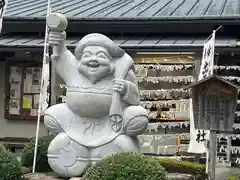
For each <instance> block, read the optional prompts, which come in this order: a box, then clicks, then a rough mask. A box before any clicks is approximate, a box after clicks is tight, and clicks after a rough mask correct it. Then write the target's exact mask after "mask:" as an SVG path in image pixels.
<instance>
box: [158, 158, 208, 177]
mask: <svg viewBox="0 0 240 180" xmlns="http://www.w3.org/2000/svg"><path fill="white" fill-rule="evenodd" d="M156 159H157V161H158V162H159V163H160V164H161V165H162V166H163V167H164V168H165V169H166V171H167V172H168V173H187V174H191V175H193V176H195V177H196V179H199V180H202V179H204V178H206V177H207V175H206V173H205V166H204V165H202V164H198V163H194V162H188V161H178V160H174V159H168V158H156Z"/></svg>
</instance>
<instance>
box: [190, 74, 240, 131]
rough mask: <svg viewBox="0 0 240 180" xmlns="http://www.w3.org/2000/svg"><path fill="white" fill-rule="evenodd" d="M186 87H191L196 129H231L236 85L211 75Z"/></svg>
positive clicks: (234, 109) (234, 108)
mask: <svg viewBox="0 0 240 180" xmlns="http://www.w3.org/2000/svg"><path fill="white" fill-rule="evenodd" d="M187 88H191V89H192V102H193V115H194V124H195V128H196V129H203V130H212V131H219V132H231V131H232V130H233V123H234V116H235V111H236V105H237V93H238V88H239V87H238V86H236V85H234V84H233V83H230V82H228V81H226V80H224V79H223V78H221V77H219V76H216V75H212V76H209V77H207V78H205V79H203V80H201V81H198V82H196V83H193V84H192V85H190V86H188V87H187Z"/></svg>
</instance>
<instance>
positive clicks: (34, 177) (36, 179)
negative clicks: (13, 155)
mask: <svg viewBox="0 0 240 180" xmlns="http://www.w3.org/2000/svg"><path fill="white" fill-rule="evenodd" d="M23 179H24V180H62V179H61V178H59V177H57V176H56V174H54V173H48V174H44V173H34V174H33V173H29V174H25V175H23Z"/></svg>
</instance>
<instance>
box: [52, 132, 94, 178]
mask: <svg viewBox="0 0 240 180" xmlns="http://www.w3.org/2000/svg"><path fill="white" fill-rule="evenodd" d="M48 163H49V165H50V167H51V168H52V170H53V171H54V172H56V173H58V174H59V175H60V176H62V177H77V176H80V175H82V174H83V173H84V172H85V170H86V168H87V167H88V166H90V160H89V151H88V149H87V148H86V147H84V146H81V145H79V144H77V143H76V142H74V141H72V140H71V139H70V138H69V137H68V136H67V134H65V133H60V134H58V135H57V136H56V137H55V138H54V139H53V141H52V142H51V143H50V145H49V148H48Z"/></svg>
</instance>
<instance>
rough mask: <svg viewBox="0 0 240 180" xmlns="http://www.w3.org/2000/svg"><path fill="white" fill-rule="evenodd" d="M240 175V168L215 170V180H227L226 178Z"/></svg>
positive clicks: (219, 168)
mask: <svg viewBox="0 0 240 180" xmlns="http://www.w3.org/2000/svg"><path fill="white" fill-rule="evenodd" d="M238 173H240V168H233V167H231V168H225V167H218V168H217V169H216V180H227V178H228V176H231V175H235V174H238Z"/></svg>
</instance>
